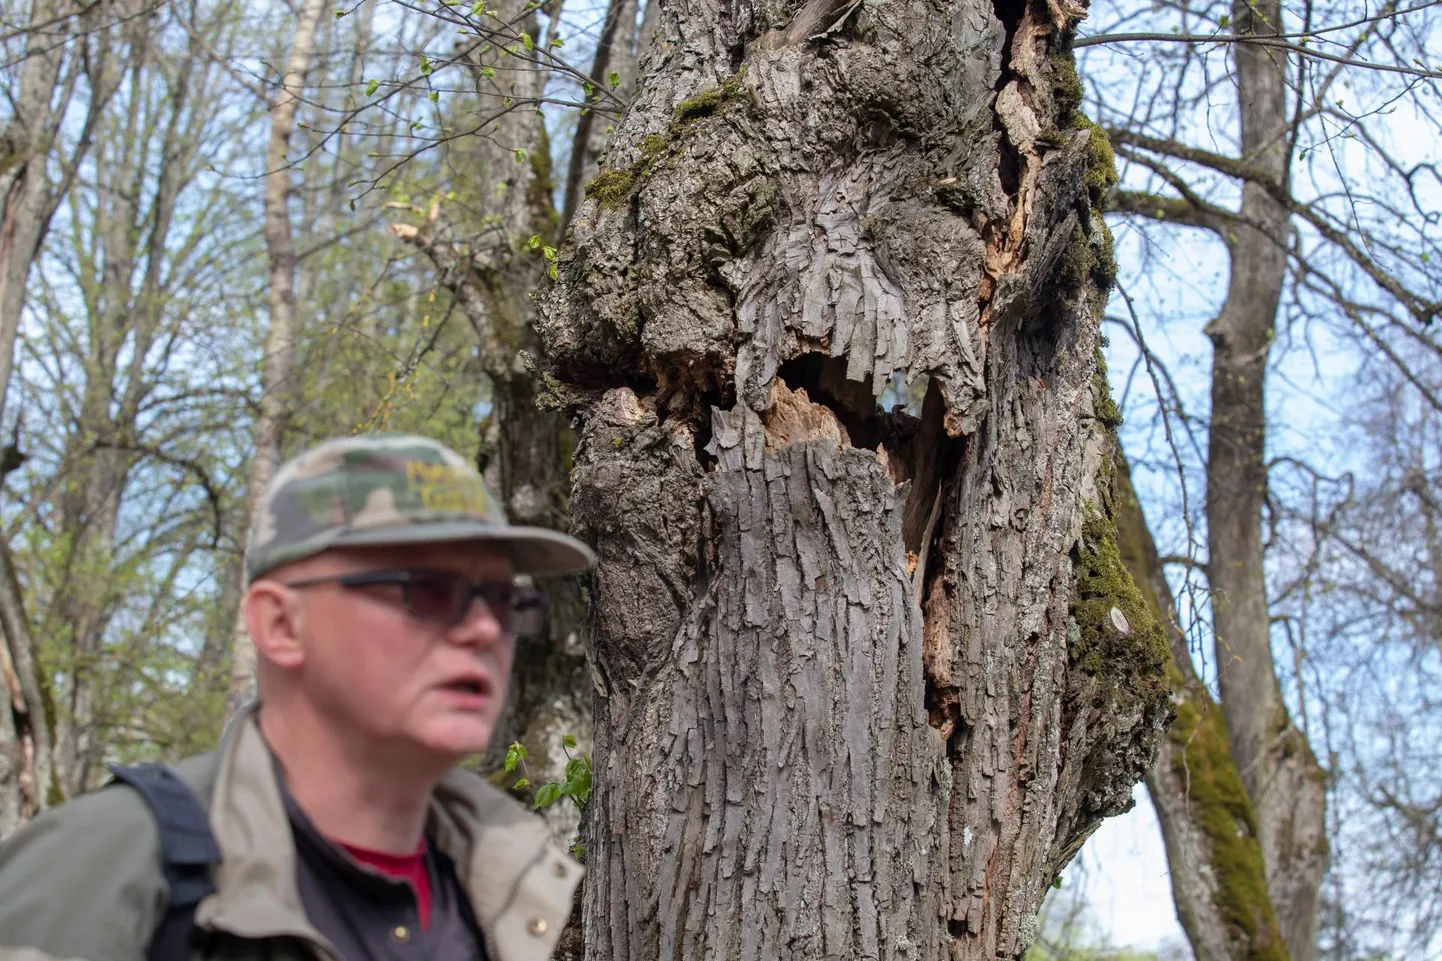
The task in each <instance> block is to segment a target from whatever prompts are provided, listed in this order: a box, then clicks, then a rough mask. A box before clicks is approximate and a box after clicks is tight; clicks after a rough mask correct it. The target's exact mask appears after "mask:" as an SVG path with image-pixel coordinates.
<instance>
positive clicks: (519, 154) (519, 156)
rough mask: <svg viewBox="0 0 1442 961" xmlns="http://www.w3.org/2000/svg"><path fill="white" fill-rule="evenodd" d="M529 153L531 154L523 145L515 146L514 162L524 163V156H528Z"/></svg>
mask: <svg viewBox="0 0 1442 961" xmlns="http://www.w3.org/2000/svg"><path fill="white" fill-rule="evenodd" d="M530 155H531V154H530V151H528V150H526V148H525V147H517V148H516V163H519V164H523V163H525V162H526V158H527V157H529V156H530Z"/></svg>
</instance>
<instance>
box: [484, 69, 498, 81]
mask: <svg viewBox="0 0 1442 961" xmlns="http://www.w3.org/2000/svg"><path fill="white" fill-rule="evenodd" d="M481 76H483V77H485V78H486V79H487V80H494V79H496V68H495V67H482V68H481Z"/></svg>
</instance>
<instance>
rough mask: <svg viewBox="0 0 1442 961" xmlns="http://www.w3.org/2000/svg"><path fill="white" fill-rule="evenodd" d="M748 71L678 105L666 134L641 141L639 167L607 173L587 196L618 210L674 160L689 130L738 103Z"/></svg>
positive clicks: (599, 177) (589, 186) (587, 191)
mask: <svg viewBox="0 0 1442 961" xmlns="http://www.w3.org/2000/svg"><path fill="white" fill-rule="evenodd" d="M744 76H745V69H744V68H743V69H742V70H740V71H738V72H737V73H736V74H734V75H732V76H730V77H728V78H726V80H725V81H724V82H723V83H721V84H720V85H719V86H713V87H707V88H705V89H704V90H702V91H701V92H700V93H698V94H696V95H695V96H693V97H688V98H686V99H685V100H682V101H681V102H680V103H678V104H677V105H676V109H675V110H674V111H673V112H672V115H671V122H670V123H669V124H667V125H666V131H665V133H653V134H647V135H646V136H645V137H644V138H643V139H642V140H641V155H640V157H638V158H637V160H636V161H635V163H632V164H630V165H629V166H626V167H622V168H613V169H611V170H603V171H602V172H601V173H599V174H597V175H596V179H594V180H592V181H591V182H590V183H589V184H587V185H586V191H585V192H586V196H587V197H594V198H595V199H596V200H598V201H600V203H601V206H603V207H607V208H615V207H618V206H620V205H621V204H623V203H625V201H626V200H627V198H629V197H630V196H631V192H632V191H633V190H634V189H635V188H636V187H637V186H639V185H640V183H641V181H642V180H644V179H645V177H646V175H647V174H649V173H650V172H651V171H652V169H654V168H655V167H656V166H657V165H658V164H660V163H663V162H665V161H666V160H667V159H669V158H670V157H672V156H674V155H675V154H676V153H677V151H678V150H679V148H680V145H681V143H682V141H684V140H685V138H686V136H687V133H688V130H689V128H691V127H692V126H693V125H694V124H695V122H696V121H697V120H699V119H701V118H703V117H709V116H712V115H713V114H715V113H717V112H719V111H720V110H721V109H723V108H724V107H725V106H726V105H727V104H728V103H731V102H734V101H736V100H737V99H738V95H739V94H740V93H741V79H742V77H744Z"/></svg>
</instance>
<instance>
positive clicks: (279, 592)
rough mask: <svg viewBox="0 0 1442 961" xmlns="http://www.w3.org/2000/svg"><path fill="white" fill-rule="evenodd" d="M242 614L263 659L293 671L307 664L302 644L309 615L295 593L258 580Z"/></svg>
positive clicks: (274, 583)
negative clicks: (305, 618) (302, 608)
mask: <svg viewBox="0 0 1442 961" xmlns="http://www.w3.org/2000/svg"><path fill="white" fill-rule="evenodd" d="M240 611H241V616H242V617H244V618H245V627H246V630H248V631H249V632H250V638H251V640H252V641H254V642H255V650H256V653H257V654H258V655H259V656H260V657H263V658H265V659H266V660H267V661H270V662H271V663H272V664H274V665H276V666H277V667H281V668H286V669H291V670H293V669H295V668H298V667H301V666H302V665H304V664H305V646H304V644H302V642H301V637H302V635H303V633H304V632H303V627H304V617H305V614H304V612H303V611H302V610H301V605H300V602H299V600H298V599H297V598H296V595H295V592H294V591H292V590H291V589H290V588H288V587H286V586H285V585H283V584H277V583H276V582H275V581H267V580H264V579H262V580H258V581H256V582H255V583H254V584H252V585H250V589H249V590H247V591H246V592H245V599H244V600H243V601H241V606H240Z"/></svg>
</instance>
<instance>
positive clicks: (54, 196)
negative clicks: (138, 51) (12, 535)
mask: <svg viewBox="0 0 1442 961" xmlns="http://www.w3.org/2000/svg"><path fill="white" fill-rule="evenodd" d="M134 14H135V11H134V10H133V9H132V8H131V7H130V6H129V5H127V4H118V5H116V4H110V3H99V4H91V5H88V7H87V6H86V5H84V4H80V3H75V2H71V0H56V2H50V3H47V2H43V0H37V2H35V3H34V4H33V5H32V7H31V16H30V29H29V30H28V31H27V34H26V47H25V60H24V63H23V65H22V66H21V68H20V82H19V92H18V96H17V97H15V98H14V99H12V100H11V107H12V108H13V112H12V114H11V116H10V119H9V120H8V121H7V123H6V125H5V127H4V129H3V131H0V156H3V159H0V420H3V419H4V411H5V409H6V408H5V403H6V397H7V395H8V392H9V385H10V378H11V372H12V370H13V366H14V355H15V341H16V338H17V336H18V334H19V329H20V317H21V314H22V313H23V311H24V307H25V285H26V281H27V278H28V277H29V273H30V265H31V264H32V263H33V262H34V260H35V258H36V257H37V256H38V255H39V252H40V248H41V244H42V243H43V241H44V239H45V234H46V232H47V230H48V228H49V225H50V220H51V217H52V216H53V215H54V213H55V210H56V208H57V206H58V205H59V204H60V202H61V201H62V200H63V198H64V197H65V195H66V193H67V191H68V189H69V185H70V183H71V182H72V181H73V178H74V177H75V175H76V172H77V170H78V168H79V165H80V163H81V161H82V159H83V158H84V157H85V155H86V153H87V152H88V151H89V149H90V145H91V138H92V134H93V132H94V129H95V126H96V123H97V120H98V118H99V116H100V113H101V111H102V110H103V109H104V108H105V106H106V105H107V104H108V103H109V101H110V99H111V97H112V96H113V95H114V93H115V91H116V89H117V88H118V87H119V80H120V75H119V72H118V71H113V70H112V69H111V63H112V61H113V60H114V59H115V58H116V54H117V51H119V50H120V49H122V48H123V43H122V41H124V40H129V41H131V42H132V43H133V41H134V37H135V32H136V30H137V29H138V28H137V27H136V25H134V24H133V23H132V21H133V20H135V17H134V16H133V15H134ZM110 20H114V21H115V23H116V24H118V26H115V25H114V24H107V21H110ZM99 25H106V26H99ZM112 26H113V27H114V30H113V31H112V30H111V29H109V28H110V27H112ZM141 29H143V28H141ZM116 34H120V35H121V36H116ZM127 34H128V36H126V35H127ZM82 78H84V79H87V80H88V81H89V90H88V97H87V104H86V107H85V110H84V113H83V115H82V116H81V118H80V122H79V123H78V125H77V130H76V133H77V136H76V141H75V147H74V149H73V151H72V152H71V153H70V154H69V155H68V156H65V155H61V154H60V153H59V152H58V151H57V150H56V143H57V135H58V133H59V131H60V128H61V126H62V124H64V123H65V122H66V119H67V113H68V111H69V106H70V104H71V102H72V100H73V98H74V95H75V92H76V89H77V86H78V85H79V81H80V80H81V79H82ZM49 163H53V164H54V165H55V167H57V168H58V169H59V171H60V173H61V179H60V182H59V183H58V184H54V183H51V181H50V178H49V175H48V173H47V164H49ZM16 438H17V443H18V438H19V429H18V427H17V429H16ZM0 555H3V557H0V566H3V568H4V570H3V571H0V630H3V632H4V638H3V640H4V644H5V646H6V648H7V650H6V651H5V654H4V657H3V658H0V661H3V662H4V663H5V666H6V670H7V673H8V672H14V675H15V676H14V677H13V683H11V688H10V695H9V700H10V702H11V703H10V705H9V709H10V712H11V714H12V718H11V723H10V724H8V725H6V726H5V728H4V729H3V730H5V731H6V733H7V734H8V731H9V729H10V728H11V727H13V728H14V730H15V734H16V736H17V737H18V738H19V740H18V741H16V742H15V743H16V745H17V749H18V753H17V754H16V757H17V758H18V759H19V761H20V763H19V764H18V765H15V766H12V768H11V770H10V771H8V772H0V811H5V812H8V811H11V810H14V811H16V812H18V816H19V817H21V818H24V817H28V816H30V815H33V814H34V813H36V812H38V811H41V810H44V808H45V807H46V806H47V805H48V804H49V803H50V801H51V800H53V799H54V798H55V797H57V796H59V797H63V796H64V795H63V790H62V785H61V784H60V783H59V781H58V780H56V779H55V778H53V776H52V772H53V770H54V768H53V766H52V765H53V762H54V760H55V759H54V757H53V754H52V749H53V746H54V743H55V740H56V739H55V738H53V737H52V734H53V731H52V729H51V727H50V725H51V724H53V723H55V722H56V718H55V716H54V712H53V705H47V704H43V703H41V701H40V697H41V693H40V692H41V690H42V685H43V683H44V682H43V681H42V675H41V674H40V673H38V669H39V665H38V659H37V657H36V652H35V648H34V642H33V637H32V633H31V625H30V624H29V622H28V621H27V620H26V616H25V610H24V601H23V597H22V595H21V593H20V587H19V582H18V580H17V579H16V577H15V571H14V566H13V558H12V556H11V554H10V552H9V548H8V545H0ZM9 681H12V679H11V678H8V677H7V682H9ZM46 689H48V688H46ZM11 799H15V802H16V803H15V804H14V805H13V806H12V800H11ZM6 817H7V815H6V814H3V813H0V822H3V821H4V820H5V818H6ZM3 833H4V825H3V823H0V834H3Z"/></svg>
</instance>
